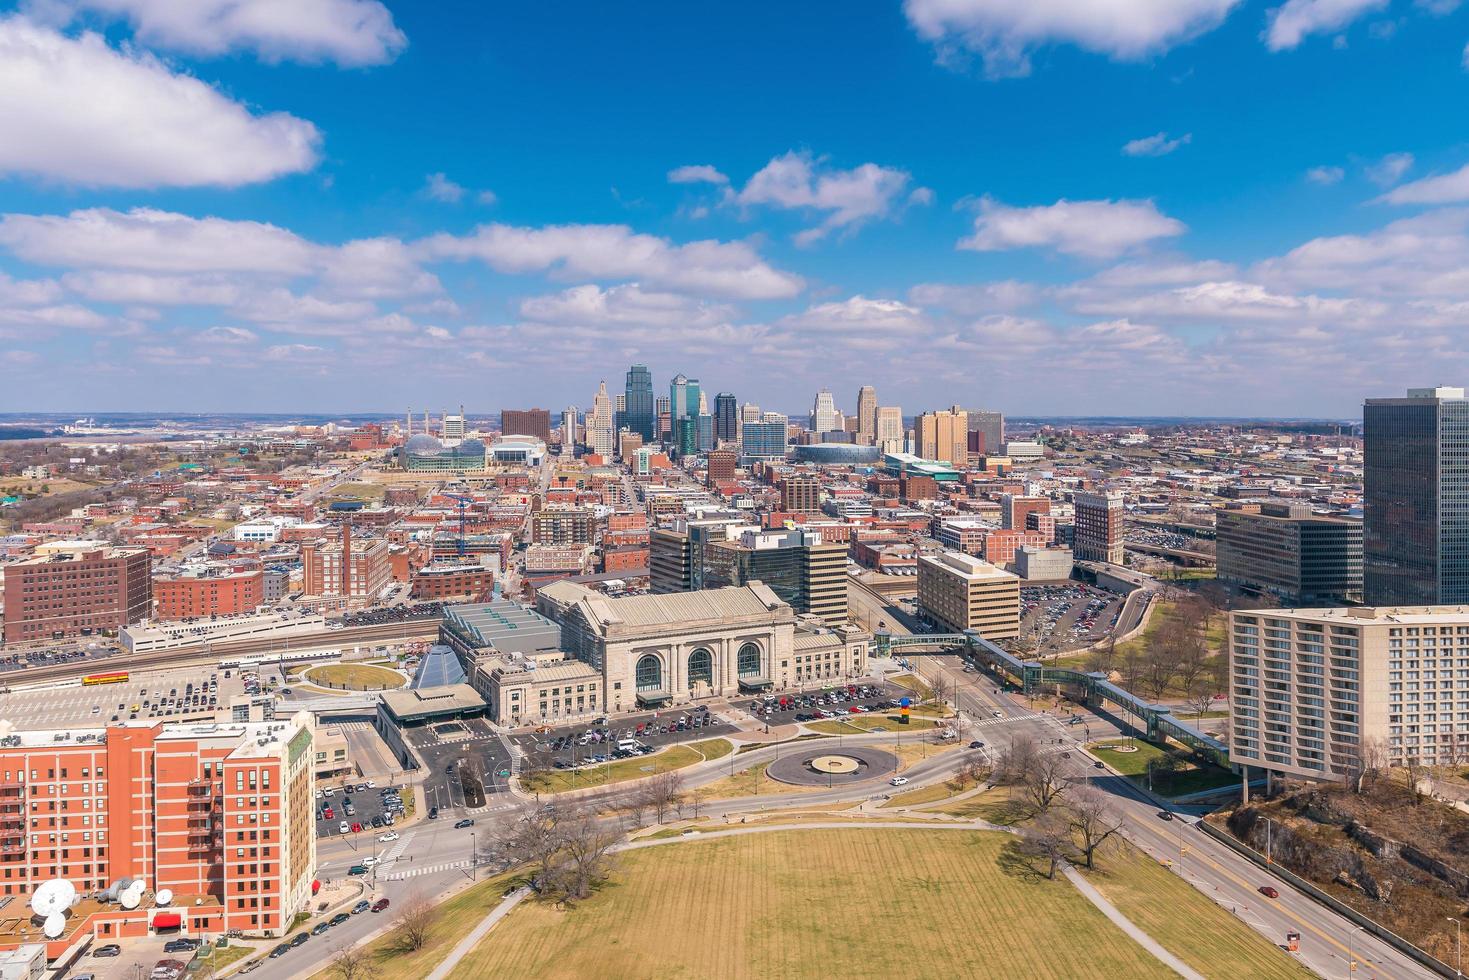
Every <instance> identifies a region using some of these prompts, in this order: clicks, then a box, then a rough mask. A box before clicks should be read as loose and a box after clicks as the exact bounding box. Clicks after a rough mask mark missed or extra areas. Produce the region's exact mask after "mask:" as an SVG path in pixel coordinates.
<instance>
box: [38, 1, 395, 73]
mask: <svg viewBox="0 0 1469 980" xmlns="http://www.w3.org/2000/svg"><path fill="white" fill-rule="evenodd" d="M28 7H29V8H30V9H32V10H33V11H34V12H35V13H36V14H37V15H38V16H47V17H52V18H61V17H63V16H64V15H66V14H69V13H70V14H75V13H80V12H83V11H86V12H91V13H96V14H101V15H104V16H113V17H118V18H121V19H123V20H126V21H127V22H128V23H129V24H131V25H132V27H133V30H134V33H135V35H136V37H137V39H138V40H139V41H141V42H143V43H144V44H147V45H149V46H150V47H156V48H168V49H170V50H174V51H184V52H188V53H189V54H203V55H219V54H225V53H226V52H229V51H240V50H246V51H255V52H257V53H258V54H260V55H261V56H262V57H264V58H265V59H266V60H268V61H305V62H319V61H333V62H336V63H337V64H340V65H352V66H357V65H376V64H382V63H384V62H388V61H392V60H393V59H394V58H395V57H397V55H398V53H399V52H400V51H402V50H403V48H404V46H405V45H407V43H408V39H407V38H406V37H404V35H403V32H402V31H400V30H399V29H398V28H397V26H396V25H394V23H393V15H392V14H391V13H389V11H388V8H387V7H385V6H383V5H382V4H381V3H379V2H377V0H30V2H29V3H28Z"/></svg>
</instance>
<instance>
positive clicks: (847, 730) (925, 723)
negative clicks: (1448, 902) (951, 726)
mask: <svg viewBox="0 0 1469 980" xmlns="http://www.w3.org/2000/svg"><path fill="white" fill-rule="evenodd" d="M898 718H899V716H898V715H847V716H846V717H845V718H827V719H825V720H823V721H808V722H807V723H806V727H807V728H808V729H810V730H811V731H813V732H821V733H822V734H824V735H865V734H867V733H868V732H874V731H876V730H878V729H879V728H881V729H883V730H884V731H889V732H896V731H909V732H919V731H924V730H925V729H930V728H934V727H936V726H937V725H938V722H936V721H934V720H933V719H932V718H919V717H917V716H916V715H909V716H908V724H906V725H905V724H903V723H902V722H901V721H899V720H898Z"/></svg>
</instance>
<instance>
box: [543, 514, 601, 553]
mask: <svg viewBox="0 0 1469 980" xmlns="http://www.w3.org/2000/svg"><path fill="white" fill-rule="evenodd" d="M530 536H531V541H533V542H534V543H536V544H553V545H573V544H592V543H593V542H595V541H596V540H597V515H596V512H594V511H590V510H582V509H581V508H572V507H543V508H542V509H540V510H538V511H536V512H535V513H534V514H532V515H531V519H530Z"/></svg>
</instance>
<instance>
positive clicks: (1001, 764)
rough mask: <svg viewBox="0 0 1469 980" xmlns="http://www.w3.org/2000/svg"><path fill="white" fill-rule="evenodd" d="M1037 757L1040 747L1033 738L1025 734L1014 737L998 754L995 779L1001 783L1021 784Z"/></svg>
mask: <svg viewBox="0 0 1469 980" xmlns="http://www.w3.org/2000/svg"><path fill="white" fill-rule="evenodd" d="M1039 755H1040V746H1039V745H1037V744H1036V740H1035V738H1034V737H1032V736H1030V735H1025V734H1019V735H1016V736H1015V737H1014V738H1013V739H1011V740H1010V744H1009V745H1007V746H1005V748H1004V749H1003V750H1001V752H1000V755H999V758H998V760H997V765H996V767H995V778H996V779H997V780H998V781H999V782H1002V783H1019V782H1022V781H1023V780H1024V779H1025V774H1026V772H1028V771H1029V770H1030V768H1031V765H1032V763H1033V762H1034V761H1035V760H1036V758H1037V757H1038V756H1039Z"/></svg>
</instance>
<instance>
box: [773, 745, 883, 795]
mask: <svg viewBox="0 0 1469 980" xmlns="http://www.w3.org/2000/svg"><path fill="white" fill-rule="evenodd" d="M897 768H898V759H897V756H895V755H893V754H892V753H891V752H886V751H884V750H882V749H873V748H866V747H862V748H856V747H854V748H844V749H837V750H834V751H833V750H832V749H829V748H822V747H817V746H808V747H805V748H799V749H796V750H795V751H794V752H792V753H791V754H789V755H786V754H784V753H782V755H781V757H780V758H779V759H777V760H775V761H774V762H772V763H771V764H770V766H769V768H767V769H766V770H765V774H766V775H767V776H769V777H770V778H771V779H774V780H776V781H777V782H782V783H789V784H790V785H792V786H842V785H846V784H848V783H860V782H863V781H865V780H868V779H877V778H879V777H882V776H887V775H889V774H890V773H893V772H895V771H897Z"/></svg>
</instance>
